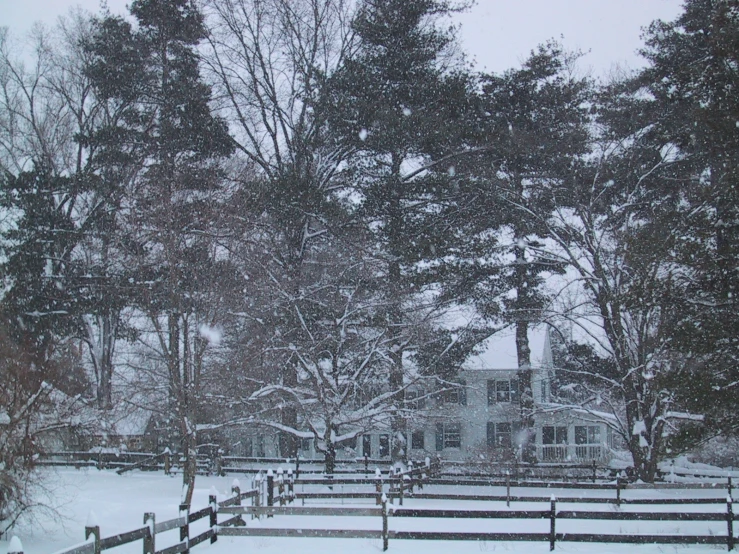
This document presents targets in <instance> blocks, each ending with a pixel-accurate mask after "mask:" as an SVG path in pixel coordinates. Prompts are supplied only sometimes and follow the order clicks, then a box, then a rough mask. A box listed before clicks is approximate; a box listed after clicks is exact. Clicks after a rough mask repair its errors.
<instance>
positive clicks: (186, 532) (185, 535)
mask: <svg viewBox="0 0 739 554" xmlns="http://www.w3.org/2000/svg"><path fill="white" fill-rule="evenodd" d="M180 517H184V518H185V524H184V525H183V526H182V527H180V541H186V542H185V547H186V548H185V550H183V552H184V553H185V554H187V553H188V552H190V549H189V548H187V547H188V546H190V523H189V521H188V520H189V519H190V505H189V504H180Z"/></svg>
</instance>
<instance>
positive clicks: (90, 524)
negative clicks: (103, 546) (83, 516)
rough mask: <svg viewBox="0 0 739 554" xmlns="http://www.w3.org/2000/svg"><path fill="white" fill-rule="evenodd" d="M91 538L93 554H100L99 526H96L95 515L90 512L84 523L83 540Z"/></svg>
mask: <svg viewBox="0 0 739 554" xmlns="http://www.w3.org/2000/svg"><path fill="white" fill-rule="evenodd" d="M90 536H92V540H93V544H94V550H93V552H94V554H100V526H99V525H98V522H97V518H96V517H95V513H94V512H93V511H92V510H90V513H89V514H87V523H85V540H88V539H89V538H90Z"/></svg>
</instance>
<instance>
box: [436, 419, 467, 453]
mask: <svg viewBox="0 0 739 554" xmlns="http://www.w3.org/2000/svg"><path fill="white" fill-rule="evenodd" d="M445 448H462V426H461V425H460V424H459V423H437V424H436V450H444V449H445Z"/></svg>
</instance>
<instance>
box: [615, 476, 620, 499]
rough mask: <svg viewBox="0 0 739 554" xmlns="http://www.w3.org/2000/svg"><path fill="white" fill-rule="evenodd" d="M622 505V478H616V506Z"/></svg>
mask: <svg viewBox="0 0 739 554" xmlns="http://www.w3.org/2000/svg"><path fill="white" fill-rule="evenodd" d="M620 505H621V478H620V477H616V506H620Z"/></svg>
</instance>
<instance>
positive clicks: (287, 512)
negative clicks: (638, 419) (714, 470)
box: [219, 495, 739, 550]
mask: <svg viewBox="0 0 739 554" xmlns="http://www.w3.org/2000/svg"><path fill="white" fill-rule="evenodd" d="M527 500H528V501H531V500H530V499H527ZM644 500H645V501H646V500H661V499H644ZM686 500H701V501H703V500H707V499H686ZM711 501H712V503H713V504H716V500H715V499H712V500H711ZM643 503H645V504H647V503H655V502H643ZM664 503H665V504H666V503H667V501H665V502H664ZM670 503H671V504H676V505H679V504H684V502H676V501H675V500H672V501H671V502H670ZM701 503H703V502H701ZM706 503H708V502H706ZM221 513H228V514H234V515H246V514H249V515H251V516H252V517H255V516H257V517H260V516H267V517H274V516H295V515H298V516H322V517H357V516H366V517H374V518H378V519H379V521H378V529H336V528H332V529H316V528H295V527H279V528H276V527H230V528H223V529H221V530H220V531H219V534H221V535H223V536H232V537H234V536H242V537H243V536H251V537H254V536H262V537H264V536H269V537H322V538H378V539H382V541H383V550H387V549H388V545H389V541H390V540H391V539H393V540H403V539H406V540H407V539H422V540H473V541H546V542H549V548H550V550H554V547H555V544H556V543H557V542H560V541H562V542H600V543H656V544H717V545H719V544H725V545H726V546H727V549H728V550H733V549H734V545H735V541H736V538H735V536H734V521H736V520H737V519H739V517H737V515H735V514H734V511H733V502H732V500H731V499H730V498H729V499H727V502H726V512H725V513H718V512H690V513H686V512H610V511H592V512H591V511H583V510H558V509H557V500H556V499H555V498H554V497H552V498H551V499H549V507H548V509H545V510H445V509H411V508H403V507H392V506H388V498H387V496H386V495H383V497H382V499H381V507H380V508H369V507H368V508H359V507H341V508H333V507H292V506H287V507H283V506H279V507H278V506H238V507H237V506H234V507H230V508H224V509H222V510H221ZM395 518H417V519H449V518H454V519H455V520H462V519H476V520H485V521H486V522H490V521H495V520H511V519H513V520H517V521H520V520H537V519H538V520H548V521H549V531H548V532H539V533H514V532H458V531H429V530H405V531H395V530H390V529H389V519H395ZM561 520H611V521H637V522H644V521H658V522H685V521H708V522H725V523H726V528H727V531H726V535H725V536H721V535H716V534H703V535H684V534H674V535H671V534H650V535H647V534H594V533H561V532H557V521H561ZM483 525H484V524H483Z"/></svg>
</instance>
